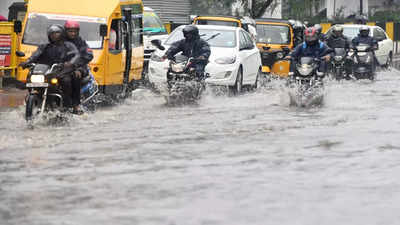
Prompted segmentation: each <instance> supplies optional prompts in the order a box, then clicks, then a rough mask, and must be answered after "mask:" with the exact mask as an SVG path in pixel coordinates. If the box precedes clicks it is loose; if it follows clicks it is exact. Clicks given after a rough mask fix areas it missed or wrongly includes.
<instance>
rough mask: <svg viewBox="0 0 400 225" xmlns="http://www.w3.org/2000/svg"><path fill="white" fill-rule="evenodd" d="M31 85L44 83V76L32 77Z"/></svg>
mask: <svg viewBox="0 0 400 225" xmlns="http://www.w3.org/2000/svg"><path fill="white" fill-rule="evenodd" d="M31 83H44V76H43V75H32V76H31Z"/></svg>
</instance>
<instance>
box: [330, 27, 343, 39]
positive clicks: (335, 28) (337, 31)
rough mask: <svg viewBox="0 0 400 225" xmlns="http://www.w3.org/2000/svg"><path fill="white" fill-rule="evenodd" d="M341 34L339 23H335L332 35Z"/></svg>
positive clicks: (341, 29) (341, 28) (337, 35)
mask: <svg viewBox="0 0 400 225" xmlns="http://www.w3.org/2000/svg"><path fill="white" fill-rule="evenodd" d="M342 34H343V27H342V26H340V25H335V26H334V27H333V30H332V35H333V36H334V37H339V36H341V35H342Z"/></svg>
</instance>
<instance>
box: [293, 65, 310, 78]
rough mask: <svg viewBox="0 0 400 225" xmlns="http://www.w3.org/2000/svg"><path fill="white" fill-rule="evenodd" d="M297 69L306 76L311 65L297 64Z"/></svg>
mask: <svg viewBox="0 0 400 225" xmlns="http://www.w3.org/2000/svg"><path fill="white" fill-rule="evenodd" d="M297 71H299V73H300V74H301V75H303V76H307V75H310V73H311V72H312V71H313V67H312V66H310V65H306V64H303V65H299V66H297Z"/></svg>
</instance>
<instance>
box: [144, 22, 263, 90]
mask: <svg viewBox="0 0 400 225" xmlns="http://www.w3.org/2000/svg"><path fill="white" fill-rule="evenodd" d="M184 27H185V26H184V25H182V26H179V27H178V28H176V29H175V30H174V31H173V32H172V33H171V34H170V36H169V37H168V39H167V40H166V41H165V42H164V43H163V46H164V47H165V48H166V50H167V49H168V48H169V47H170V46H171V44H172V43H173V42H175V41H178V40H181V39H183V38H184V37H183V33H182V29H183V28H184ZM197 27H198V29H199V33H200V36H201V38H202V39H203V40H207V42H208V43H209V44H210V47H211V56H210V58H209V63H208V64H207V66H206V68H205V72H206V73H208V74H209V75H210V76H209V78H207V79H206V83H207V84H211V85H218V86H219V85H221V86H229V87H230V89H231V90H232V91H234V92H235V93H240V92H241V91H242V87H243V85H252V86H255V87H257V86H258V85H259V84H260V82H261V80H260V79H261V56H260V52H259V50H258V48H257V47H256V44H255V43H254V41H253V40H252V38H251V36H250V34H249V33H247V32H246V31H245V30H243V29H242V28H240V27H229V26H216V25H197ZM166 50H164V51H161V50H157V51H156V52H154V53H153V55H152V57H151V59H150V62H149V80H150V82H152V83H154V84H156V86H160V85H165V84H166V81H167V70H168V66H169V63H168V60H165V61H161V56H163V55H164V53H165V51H166Z"/></svg>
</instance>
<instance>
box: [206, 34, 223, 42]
mask: <svg viewBox="0 0 400 225" xmlns="http://www.w3.org/2000/svg"><path fill="white" fill-rule="evenodd" d="M220 34H221V33H216V34H214V35H212V36H211V37H210V38H208V39H206V40H205V41H209V40H211V39H214V38H215V37H217V36H218V35H220Z"/></svg>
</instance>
